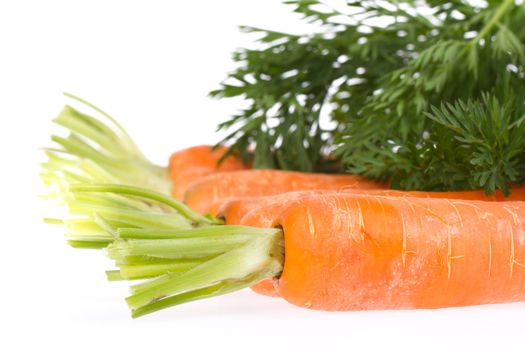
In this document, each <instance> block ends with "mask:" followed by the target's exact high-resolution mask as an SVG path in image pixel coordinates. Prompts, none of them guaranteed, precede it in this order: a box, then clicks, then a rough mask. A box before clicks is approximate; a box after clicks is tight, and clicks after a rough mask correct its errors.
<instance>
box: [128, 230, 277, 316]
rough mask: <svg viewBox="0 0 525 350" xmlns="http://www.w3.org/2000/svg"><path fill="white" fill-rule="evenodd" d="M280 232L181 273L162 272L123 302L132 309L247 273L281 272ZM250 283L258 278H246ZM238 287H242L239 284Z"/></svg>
mask: <svg viewBox="0 0 525 350" xmlns="http://www.w3.org/2000/svg"><path fill="white" fill-rule="evenodd" d="M281 243H282V233H281V232H277V233H275V232H274V234H271V233H269V234H268V235H266V236H262V237H259V236H257V237H256V238H254V239H252V240H250V241H249V242H248V243H247V244H245V245H242V246H240V247H239V248H236V249H233V250H229V251H227V252H225V253H223V254H221V255H219V256H217V257H216V258H214V259H212V260H209V261H207V262H205V263H202V264H200V265H198V266H197V267H195V268H193V269H191V270H189V271H187V272H186V273H183V274H182V275H177V276H170V275H169V274H167V275H164V276H163V277H160V278H158V279H156V280H153V281H151V282H146V283H144V284H142V285H137V286H134V287H133V288H132V294H131V296H129V297H128V298H127V299H126V301H127V302H128V305H129V306H130V307H131V309H132V310H135V309H139V308H141V307H144V306H146V305H148V304H151V303H154V302H156V301H158V300H160V299H164V298H166V297H170V296H174V295H177V294H181V293H185V292H189V291H195V290H199V289H202V288H206V287H210V286H213V285H215V284H218V283H222V282H226V281H241V280H244V279H246V278H247V277H248V276H250V275H257V278H261V279H264V278H268V277H273V276H276V275H278V274H279V273H280V272H281V271H282V264H283V256H282V252H279V249H278V248H277V247H279V245H280V244H281ZM247 282H248V283H251V284H254V283H257V282H258V280H257V281H256V280H253V279H250V280H249V281H247ZM240 288H244V284H243V287H240V286H239V289H240Z"/></svg>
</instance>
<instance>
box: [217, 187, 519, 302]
mask: <svg viewBox="0 0 525 350" xmlns="http://www.w3.org/2000/svg"><path fill="white" fill-rule="evenodd" d="M329 193H349V194H352V193H353V194H370V195H379V196H395V197H419V198H449V199H468V200H485V201H503V200H505V199H508V200H525V187H516V188H514V189H512V192H511V194H510V196H509V197H507V198H505V197H504V196H503V194H502V193H501V192H496V193H494V194H493V195H491V196H486V195H485V193H484V192H483V191H458V192H423V191H396V190H375V189H372V190H360V189H346V190H345V189H343V190H341V191H315V190H313V191H296V192H288V193H284V194H280V195H275V196H265V197H254V198H250V197H246V198H237V199H231V200H226V201H223V203H222V205H221V206H220V207H219V209H216V210H214V211H216V212H217V215H218V216H220V217H223V218H224V219H225V220H226V223H227V224H231V225H238V224H241V223H243V224H248V225H249V224H250V222H252V223H253V222H257V224H258V225H262V226H266V227H271V225H272V221H271V217H268V216H267V214H266V212H265V211H263V210H257V209H258V208H262V207H264V206H271V207H272V210H273V211H275V212H280V211H282V210H283V208H285V207H286V206H287V204H289V203H290V202H291V201H296V200H298V199H300V198H303V197H308V196H313V195H322V194H329ZM249 213H250V214H249ZM248 214H249V215H250V216H251V217H250V218H249V219H248V220H249V221H248V222H246V221H243V218H244V217H245V216H246V215H248ZM251 288H252V290H253V291H255V292H256V293H259V294H263V295H266V296H272V297H277V296H279V294H278V292H277V290H276V289H275V287H274V283H273V281H272V280H271V279H268V280H265V281H262V282H260V283H258V284H256V285H254V286H252V287H251Z"/></svg>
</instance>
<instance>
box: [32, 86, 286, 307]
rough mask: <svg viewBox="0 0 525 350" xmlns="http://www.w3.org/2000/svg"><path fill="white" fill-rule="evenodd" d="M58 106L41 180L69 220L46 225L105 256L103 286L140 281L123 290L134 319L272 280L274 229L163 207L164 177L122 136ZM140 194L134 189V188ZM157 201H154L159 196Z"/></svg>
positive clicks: (276, 260)
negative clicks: (56, 132) (111, 265)
mask: <svg viewBox="0 0 525 350" xmlns="http://www.w3.org/2000/svg"><path fill="white" fill-rule="evenodd" d="M68 96H70V97H72V98H74V99H76V100H77V101H80V102H82V103H84V104H86V105H87V106H89V107H91V108H92V109H95V110H96V111H97V112H98V113H100V114H102V115H104V116H105V117H107V119H108V120H109V121H111V123H112V124H113V125H112V126H113V127H110V126H109V125H106V124H105V123H103V122H101V121H99V120H98V119H96V118H93V117H91V116H88V115H86V114H83V113H80V112H78V111H76V110H75V109H73V108H72V107H70V106H66V107H65V108H64V110H63V111H62V113H60V115H59V116H58V117H57V118H56V119H55V122H56V123H57V124H59V125H61V126H63V127H65V128H66V129H68V130H69V131H70V135H69V136H67V137H58V136H53V137H52V140H53V141H54V142H55V143H56V144H58V145H59V146H60V147H61V149H46V150H45V152H46V154H47V156H48V161H47V162H46V163H44V164H42V170H43V171H42V179H43V180H44V182H45V183H46V184H47V185H50V186H53V187H54V192H53V193H52V194H53V197H54V199H57V200H59V201H60V203H61V204H65V205H66V207H67V209H68V211H69V213H70V214H73V215H75V217H74V218H66V219H47V220H46V222H48V223H50V224H55V225H56V224H59V225H62V226H64V227H65V230H66V237H67V239H68V243H69V244H70V245H71V246H73V247H76V248H94V249H100V248H106V252H107V256H108V257H109V258H111V259H113V260H114V261H115V264H116V267H117V269H116V270H111V271H107V272H106V274H107V278H108V279H109V280H110V281H121V280H137V279H142V280H145V281H144V282H142V283H139V284H136V285H134V286H132V288H131V295H130V296H129V297H128V298H127V302H128V304H129V306H130V307H131V309H132V314H133V317H138V316H141V315H145V314H148V313H151V312H153V311H157V310H161V309H164V308H166V307H168V306H173V305H178V304H181V303H185V302H189V301H192V300H198V299H202V298H209V297H213V296H216V295H221V294H225V293H230V292H233V291H236V290H239V289H242V288H245V287H247V286H250V285H252V284H254V283H257V282H258V281H260V280H262V279H264V278H268V277H275V276H278V275H279V274H280V273H281V271H282V268H283V259H284V256H283V235H282V232H281V231H280V230H277V229H260V228H255V227H246V226H228V225H223V221H222V220H219V219H217V218H212V217H209V216H202V215H199V214H198V213H196V212H195V211H193V210H192V209H190V208H189V207H187V206H186V205H184V204H183V203H181V202H179V201H177V200H175V199H173V198H171V197H170V196H169V194H170V186H169V180H168V177H167V170H166V169H165V168H161V167H158V166H156V165H153V164H151V163H150V162H149V161H148V160H147V159H146V158H145V157H144V155H143V154H142V153H141V152H140V151H139V149H138V148H137V147H136V145H135V144H134V143H133V141H132V140H131V138H130V137H129V135H128V134H127V133H126V132H125V131H124V129H123V128H122V127H121V126H120V125H119V124H118V123H117V122H116V121H115V120H114V119H113V118H111V117H110V116H109V115H107V114H105V113H104V112H103V111H101V110H100V109H98V108H96V107H94V106H93V105H91V104H89V103H87V102H85V101H83V100H81V99H79V98H77V97H74V96H71V95H68ZM137 185H139V186H140V187H138V186H137ZM159 191H160V192H159Z"/></svg>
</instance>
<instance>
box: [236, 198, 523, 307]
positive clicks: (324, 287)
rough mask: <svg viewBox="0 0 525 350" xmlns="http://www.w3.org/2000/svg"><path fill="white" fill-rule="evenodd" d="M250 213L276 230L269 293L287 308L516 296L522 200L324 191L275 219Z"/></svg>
mask: <svg viewBox="0 0 525 350" xmlns="http://www.w3.org/2000/svg"><path fill="white" fill-rule="evenodd" d="M259 210H261V211H264V212H265V215H259V218H261V217H265V223H266V224H269V225H272V226H277V225H280V226H281V227H282V228H283V231H284V237H285V264H284V270H283V273H282V275H281V277H280V279H279V280H278V287H277V288H278V292H279V295H280V296H282V297H283V298H284V299H286V300H287V301H289V302H291V303H293V304H295V305H299V306H303V307H308V308H313V309H320V310H332V311H336V310H371V309H413V308H441V307H453V306H467V305H477V304H489V303H502V302H515V301H524V300H525V264H524V262H525V203H523V202H505V203H492V202H482V201H465V200H450V199H431V198H426V199H423V198H412V197H386V196H362V195H357V194H329V195H321V196H316V197H306V198H301V199H299V200H298V201H296V202H293V203H291V204H289V206H287V208H286V209H284V211H281V213H276V212H275V210H274V208H272V206H267V207H264V208H261V209H259ZM252 217H254V216H252ZM243 221H244V222H245V223H247V222H248V221H249V220H248V217H247V218H245V220H243Z"/></svg>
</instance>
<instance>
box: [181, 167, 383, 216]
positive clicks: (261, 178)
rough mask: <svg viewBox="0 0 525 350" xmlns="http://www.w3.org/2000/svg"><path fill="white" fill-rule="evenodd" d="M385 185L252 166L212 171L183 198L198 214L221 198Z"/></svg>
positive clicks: (345, 177) (364, 180) (207, 210)
mask: <svg viewBox="0 0 525 350" xmlns="http://www.w3.org/2000/svg"><path fill="white" fill-rule="evenodd" d="M356 187H357V188H361V189H373V188H383V189H384V188H386V187H387V184H385V183H378V182H374V181H370V180H367V179H365V178H363V177H360V176H354V175H334V174H319V173H301V172H295V171H285V170H270V169H253V170H239V171H231V172H227V173H221V174H213V175H210V176H207V177H205V178H202V179H201V180H198V181H195V182H194V183H193V184H192V185H191V186H190V187H188V189H187V191H186V193H185V195H184V201H185V202H186V203H187V204H188V205H189V206H190V207H192V208H193V209H194V210H195V211H197V212H199V213H206V212H209V211H210V209H215V210H216V208H218V207H219V206H220V204H221V203H222V201H224V200H226V199H230V198H237V197H248V196H249V197H260V196H269V195H276V194H280V193H284V192H291V191H301V190H323V189H325V190H330V189H331V190H335V189H341V188H356Z"/></svg>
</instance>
